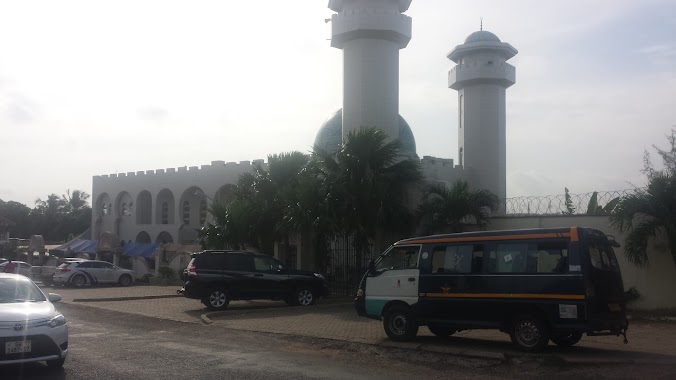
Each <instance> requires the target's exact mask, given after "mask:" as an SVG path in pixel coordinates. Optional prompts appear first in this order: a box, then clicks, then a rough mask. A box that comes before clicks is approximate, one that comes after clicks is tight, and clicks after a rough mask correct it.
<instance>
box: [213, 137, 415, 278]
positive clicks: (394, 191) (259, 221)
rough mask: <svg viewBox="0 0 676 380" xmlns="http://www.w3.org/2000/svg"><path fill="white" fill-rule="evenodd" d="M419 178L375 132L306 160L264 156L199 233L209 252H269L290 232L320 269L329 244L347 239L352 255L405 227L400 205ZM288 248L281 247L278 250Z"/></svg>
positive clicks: (391, 144) (293, 155) (405, 215)
mask: <svg viewBox="0 0 676 380" xmlns="http://www.w3.org/2000/svg"><path fill="white" fill-rule="evenodd" d="M420 178H421V174H420V169H419V167H418V163H417V162H415V161H412V160H408V159H404V157H400V156H399V142H398V141H393V142H387V136H386V135H385V134H384V133H383V132H382V131H380V130H375V129H364V130H361V131H359V132H357V133H353V134H350V135H349V136H348V138H347V139H346V141H345V143H344V145H343V146H342V148H341V149H340V150H339V151H338V152H337V153H335V154H331V153H328V152H325V151H323V150H321V149H320V148H317V147H315V149H314V151H313V154H312V156H311V157H307V156H306V155H303V154H302V153H300V152H290V153H283V154H278V155H271V156H269V157H268V165H267V168H264V167H263V166H260V165H258V166H256V167H255V168H254V171H253V172H252V173H247V174H244V175H242V176H241V177H240V178H239V180H238V182H237V185H235V186H234V187H233V188H232V194H234V196H233V200H232V202H230V203H229V204H227V205H226V204H214V205H212V207H211V210H210V211H211V214H212V215H213V217H214V222H213V223H210V224H207V226H205V227H204V228H203V229H202V230H201V232H200V235H201V236H202V237H204V238H205V240H206V242H207V245H208V246H209V247H210V248H224V247H226V246H228V247H232V248H238V247H241V246H244V245H246V246H253V247H257V248H260V249H262V250H263V252H272V247H273V244H274V242H286V240H287V238H288V236H289V234H290V233H297V232H300V233H302V234H303V236H304V237H303V239H306V238H308V237H309V239H310V241H311V242H312V249H313V250H314V253H315V255H316V263H317V264H318V265H319V266H321V265H322V264H323V263H324V261H325V258H326V255H327V253H328V249H329V243H330V242H331V241H332V240H333V239H335V238H336V237H338V236H350V237H351V238H352V241H353V243H354V246H355V248H356V249H357V251H358V255H360V254H361V253H362V252H364V251H365V250H367V249H368V248H369V247H370V245H371V244H372V243H373V241H374V239H375V235H376V233H378V232H379V231H382V230H387V231H394V230H400V229H405V228H410V227H411V221H412V218H411V215H410V213H409V212H408V210H407V209H406V207H405V204H404V201H405V196H406V192H407V189H408V186H410V185H411V184H413V183H416V182H417V181H418V180H419V179H420ZM285 246H288V244H285Z"/></svg>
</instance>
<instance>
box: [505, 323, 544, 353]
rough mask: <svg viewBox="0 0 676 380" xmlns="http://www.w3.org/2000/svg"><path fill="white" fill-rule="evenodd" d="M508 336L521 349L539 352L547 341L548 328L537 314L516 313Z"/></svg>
mask: <svg viewBox="0 0 676 380" xmlns="http://www.w3.org/2000/svg"><path fill="white" fill-rule="evenodd" d="M509 336H510V338H512V343H514V344H515V345H516V346H517V347H518V348H519V349H520V350H521V351H524V352H541V351H542V350H544V348H545V347H546V346H547V343H549V329H548V328H547V325H546V324H545V322H544V321H543V320H542V318H540V317H539V316H537V315H534V314H521V315H517V316H516V317H515V318H514V319H513V321H512V326H511V329H510V330H509Z"/></svg>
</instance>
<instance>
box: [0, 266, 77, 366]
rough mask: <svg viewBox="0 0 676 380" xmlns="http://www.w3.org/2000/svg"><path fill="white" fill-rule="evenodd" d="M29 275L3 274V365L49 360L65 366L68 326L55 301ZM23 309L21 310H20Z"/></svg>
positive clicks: (0, 356) (0, 362) (0, 334)
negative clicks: (55, 305) (57, 309)
mask: <svg viewBox="0 0 676 380" xmlns="http://www.w3.org/2000/svg"><path fill="white" fill-rule="evenodd" d="M60 300H61V296H59V295H58V294H53V293H49V294H48V295H47V296H45V294H44V293H42V291H41V290H40V288H38V287H37V286H36V285H35V283H33V281H32V280H31V279H29V278H26V277H25V276H21V275H17V274H10V273H0V342H2V345H0V365H3V364H16V363H27V362H36V361H45V362H47V365H48V366H50V367H62V366H63V363H64V362H65V360H66V356H67V355H68V326H67V325H66V319H65V318H64V316H63V315H62V314H60V313H59V312H58V311H56V308H55V307H54V305H53V304H52V302H58V301H60ZM18 306H20V307H18Z"/></svg>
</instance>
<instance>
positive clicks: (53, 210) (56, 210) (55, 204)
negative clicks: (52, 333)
mask: <svg viewBox="0 0 676 380" xmlns="http://www.w3.org/2000/svg"><path fill="white" fill-rule="evenodd" d="M65 209H66V202H65V201H64V200H63V199H61V198H59V196H58V195H56V194H49V195H48V196H47V199H46V200H42V199H40V198H38V199H36V200H35V210H36V211H37V212H38V213H40V214H43V215H52V216H53V215H58V214H61V213H63V211H64V210H65Z"/></svg>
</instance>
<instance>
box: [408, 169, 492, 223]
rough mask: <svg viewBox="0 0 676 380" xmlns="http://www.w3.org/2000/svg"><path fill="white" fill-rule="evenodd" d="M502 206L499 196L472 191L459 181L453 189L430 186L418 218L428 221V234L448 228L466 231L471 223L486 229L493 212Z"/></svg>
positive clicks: (426, 191)
mask: <svg viewBox="0 0 676 380" xmlns="http://www.w3.org/2000/svg"><path fill="white" fill-rule="evenodd" d="M498 205H499V199H498V197H497V195H495V194H493V193H491V192H490V191H488V190H485V189H479V190H471V189H470V187H469V184H468V183H467V182H466V181H463V180H458V181H457V182H456V183H455V184H454V185H453V186H452V187H451V188H448V187H446V186H445V185H432V186H429V187H427V188H426V189H425V191H424V192H423V201H422V204H421V205H420V207H419V208H418V216H419V218H421V220H423V221H424V224H425V227H424V228H426V229H427V231H426V232H427V233H430V232H438V231H439V230H441V229H448V228H450V230H451V231H450V232H462V228H463V225H465V224H466V223H467V222H468V221H471V222H473V223H475V224H477V225H479V226H485V225H486V223H487V222H488V218H489V215H490V212H492V211H496V210H497V209H498Z"/></svg>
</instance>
